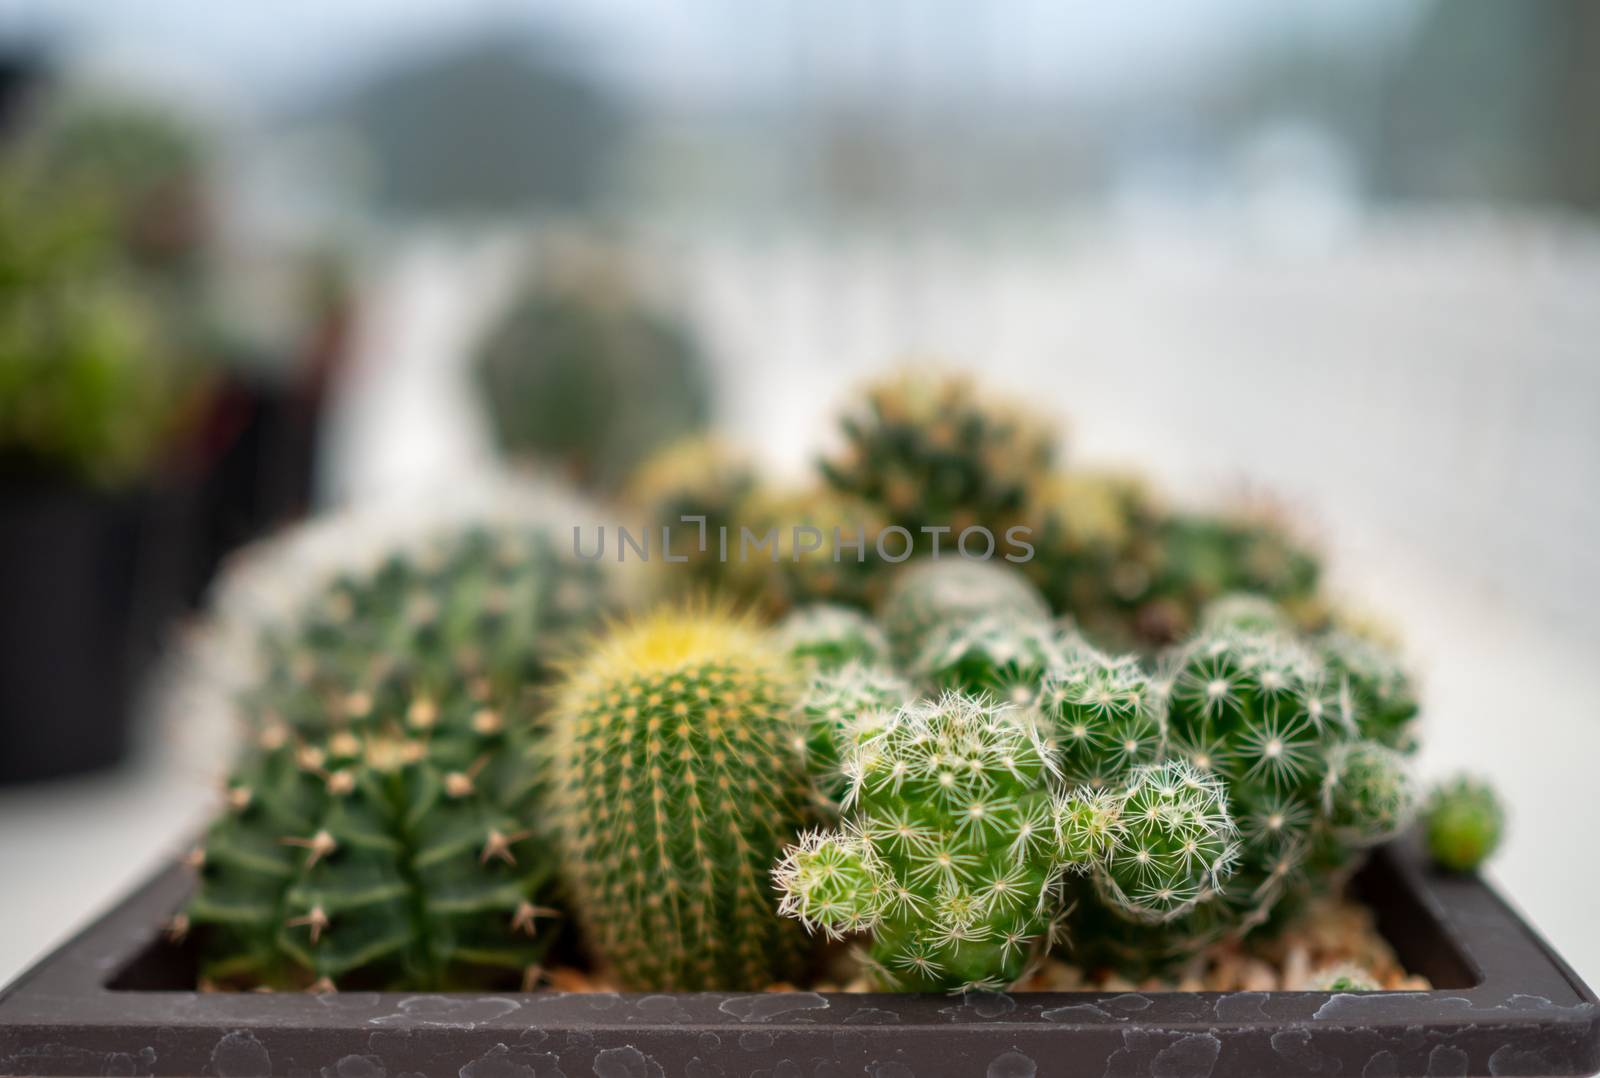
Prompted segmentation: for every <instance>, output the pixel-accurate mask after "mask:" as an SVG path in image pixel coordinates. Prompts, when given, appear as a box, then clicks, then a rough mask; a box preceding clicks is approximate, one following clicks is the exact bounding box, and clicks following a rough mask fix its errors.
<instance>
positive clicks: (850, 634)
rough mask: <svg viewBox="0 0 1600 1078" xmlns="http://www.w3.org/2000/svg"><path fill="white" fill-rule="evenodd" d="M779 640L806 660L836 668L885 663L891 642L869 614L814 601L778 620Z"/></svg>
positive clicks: (793, 652)
mask: <svg viewBox="0 0 1600 1078" xmlns="http://www.w3.org/2000/svg"><path fill="white" fill-rule="evenodd" d="M777 636H778V644H779V646H780V647H782V648H783V650H784V651H785V652H786V653H787V654H788V655H789V657H790V658H791V659H795V660H797V661H799V662H802V663H809V664H813V665H815V666H817V667H818V668H820V669H823V670H835V669H838V668H839V667H841V666H844V665H845V664H846V663H851V662H860V663H867V664H873V663H883V662H887V661H888V658H889V642H888V640H887V639H886V638H885V637H884V635H883V630H881V629H879V628H878V627H877V626H876V625H874V624H873V623H872V622H871V621H870V620H868V618H867V616H866V615H865V614H862V613H861V612H860V611H858V610H853V609H851V608H850V607H847V606H835V605H833V604H831V603H812V604H810V605H808V606H802V607H797V608H796V609H794V610H793V611H791V612H790V613H789V615H788V616H787V617H785V618H784V619H783V621H781V622H779V623H778V628H777Z"/></svg>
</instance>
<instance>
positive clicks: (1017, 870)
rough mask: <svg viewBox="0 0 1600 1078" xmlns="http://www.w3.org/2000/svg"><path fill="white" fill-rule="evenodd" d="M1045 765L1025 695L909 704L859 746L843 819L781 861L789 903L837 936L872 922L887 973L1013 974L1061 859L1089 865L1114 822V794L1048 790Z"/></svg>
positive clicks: (1039, 929) (878, 964) (970, 983)
mask: <svg viewBox="0 0 1600 1078" xmlns="http://www.w3.org/2000/svg"><path fill="white" fill-rule="evenodd" d="M1051 771H1052V763H1051V761H1050V759H1049V756H1048V749H1047V748H1046V746H1045V743H1044V742H1043V740H1042V739H1041V738H1040V737H1039V736H1038V731H1037V730H1036V728H1035V727H1034V725H1033V723H1032V722H1031V721H1030V720H1029V719H1028V718H1027V716H1026V715H1025V714H1024V713H1023V712H1021V711H1019V710H1017V709H1015V708H1011V707H1007V706H1001V705H991V704H989V703H986V702H985V701H982V700H979V699H975V698H973V697H970V696H966V695H964V694H961V693H948V694H946V695H944V696H942V697H940V698H939V699H937V700H934V701H927V702H922V703H918V704H912V705H909V706H907V707H904V708H902V709H901V710H900V711H899V712H897V713H896V714H895V716H894V718H893V719H892V720H891V721H890V723H889V724H888V725H887V726H886V727H885V728H884V730H883V731H882V732H881V733H879V734H877V735H876V736H874V737H871V738H869V739H867V740H865V741H863V742H861V743H859V744H857V745H855V746H853V748H852V751H851V754H850V757H849V759H848V760H847V761H846V764H845V773H846V774H847V775H849V776H850V782H851V786H850V789H849V790H848V791H847V793H846V796H845V809H846V822H845V823H844V825H843V826H842V827H841V828H840V829H839V830H837V831H833V832H823V833H818V834H814V835H812V836H809V837H808V838H807V839H806V840H805V841H803V842H801V843H799V844H798V845H796V846H795V847H793V848H791V849H790V850H789V852H788V854H787V855H786V857H785V858H784V860H783V861H782V862H781V863H780V864H779V865H778V867H777V869H776V870H775V873H774V876H775V879H776V881H777V884H778V887H779V889H780V891H781V892H782V894H783V905H782V908H783V911H784V912H785V913H786V914H788V915H790V916H792V917H795V918H797V919H799V920H801V921H802V922H804V923H805V924H806V925H807V926H809V927H812V928H814V929H820V930H821V931H824V932H826V933H828V934H830V935H843V934H846V933H851V932H858V931H870V932H871V933H872V948H871V955H870V957H871V962H872V968H873V970H874V975H875V977H876V979H877V980H878V981H879V982H880V983H881V984H882V985H884V986H885V987H889V988H894V989H896V990H901V991H914V990H924V991H949V990H959V989H963V988H989V989H1001V988H1005V987H1007V986H1009V985H1010V984H1012V983H1013V982H1014V981H1016V980H1017V979H1018V978H1019V977H1021V976H1022V975H1023V973H1024V972H1026V970H1027V968H1028V965H1029V963H1030V961H1031V960H1032V959H1033V958H1034V957H1035V956H1036V955H1037V954H1038V952H1039V951H1040V949H1041V948H1042V947H1043V946H1044V945H1045V944H1046V942H1047V941H1048V939H1049V936H1050V933H1051V926H1052V922H1053V919H1054V917H1055V915H1056V914H1057V912H1058V911H1059V906H1058V903H1057V886H1058V882H1059V879H1060V877H1061V874H1062V872H1063V871H1064V870H1065V869H1066V868H1067V867H1068V865H1069V864H1073V863H1077V864H1079V865H1081V866H1083V867H1085V868H1086V867H1088V865H1089V864H1090V863H1091V861H1092V860H1093V859H1094V858H1095V857H1096V856H1098V854H1099V853H1100V850H1101V848H1102V847H1103V842H1104V838H1105V836H1106V834H1107V830H1106V829H1107V827H1108V826H1109V815H1110V808H1109V806H1107V807H1105V808H1104V809H1103V810H1102V811H1101V813H1100V814H1099V815H1096V814H1095V813H1093V812H1084V811H1080V810H1081V809H1083V808H1084V807H1085V806H1084V805H1083V804H1080V803H1077V802H1074V801H1073V800H1072V799H1070V798H1060V797H1056V796H1053V795H1052V793H1051V790H1050V786H1049V781H1048V780H1049V778H1050V775H1051ZM1085 831H1087V832H1090V833H1089V834H1086V833H1085ZM1096 835H1098V836H1099V837H1098V839H1097V838H1096V837H1095V836H1096Z"/></svg>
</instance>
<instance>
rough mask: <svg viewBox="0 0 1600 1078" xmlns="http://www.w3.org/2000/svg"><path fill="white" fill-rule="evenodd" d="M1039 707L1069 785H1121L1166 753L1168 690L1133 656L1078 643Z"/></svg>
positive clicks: (1047, 682)
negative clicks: (1111, 653) (1109, 653)
mask: <svg viewBox="0 0 1600 1078" xmlns="http://www.w3.org/2000/svg"><path fill="white" fill-rule="evenodd" d="M1038 707H1039V711H1040V713H1041V714H1042V715H1043V717H1044V721H1045V729H1046V731H1047V733H1048V736H1049V738H1050V740H1051V741H1052V742H1053V743H1054V745H1055V748H1056V752H1057V758H1058V760H1059V761H1060V766H1061V773H1062V777H1063V779H1064V780H1065V781H1066V782H1067V783H1069V784H1073V785H1087V786H1091V787H1094V788H1097V789H1108V788H1119V787H1120V786H1121V784H1122V782H1123V781H1124V780H1125V779H1126V778H1127V776H1128V775H1129V774H1130V773H1132V772H1133V770H1134V769H1136V768H1138V767H1141V766H1144V765H1146V764H1153V763H1155V762H1157V761H1158V760H1159V759H1160V758H1161V754H1162V751H1163V749H1164V747H1165V737H1166V729H1165V727H1166V711H1167V700H1166V695H1165V694H1164V693H1163V692H1162V691H1161V689H1160V687H1159V686H1157V685H1156V684H1154V683H1153V682H1152V681H1151V679H1150V676H1149V675H1148V674H1146V673H1145V672H1144V671H1143V670H1142V669H1141V668H1140V666H1139V661H1138V659H1137V658H1135V657H1133V656H1123V657H1121V658H1111V657H1108V656H1106V655H1103V654H1101V653H1100V652H1098V651H1096V650H1094V649H1093V648H1091V647H1089V646H1087V645H1085V644H1081V643H1080V644H1078V645H1077V646H1075V647H1070V648H1069V649H1068V650H1067V652H1066V658H1065V661H1064V662H1062V663H1061V664H1060V665H1059V666H1057V667H1055V668H1054V669H1052V670H1050V671H1049V672H1048V673H1047V674H1046V676H1045V677H1044V679H1043V680H1042V682H1041V683H1040V689H1039V695H1038Z"/></svg>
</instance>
